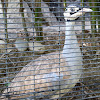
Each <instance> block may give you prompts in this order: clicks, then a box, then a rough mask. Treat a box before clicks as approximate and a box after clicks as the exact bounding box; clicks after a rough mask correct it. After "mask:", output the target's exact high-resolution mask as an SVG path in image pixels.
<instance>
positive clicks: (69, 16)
mask: <svg viewBox="0 0 100 100" xmlns="http://www.w3.org/2000/svg"><path fill="white" fill-rule="evenodd" d="M86 12H92V10H91V9H90V8H82V7H80V6H79V5H69V6H68V7H67V8H66V10H65V12H64V18H65V20H66V21H73V20H76V19H78V18H79V17H80V16H82V15H84V14H85V13H86Z"/></svg>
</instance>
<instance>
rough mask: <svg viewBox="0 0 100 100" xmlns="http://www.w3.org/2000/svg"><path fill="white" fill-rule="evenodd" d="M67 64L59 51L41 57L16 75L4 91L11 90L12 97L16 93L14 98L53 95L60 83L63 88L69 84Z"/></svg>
mask: <svg viewBox="0 0 100 100" xmlns="http://www.w3.org/2000/svg"><path fill="white" fill-rule="evenodd" d="M59 66H60V67H59ZM67 66H68V65H67V63H66V61H65V59H64V58H63V57H62V54H60V55H59V53H58V52H56V53H51V54H49V55H46V56H42V57H39V58H37V59H36V60H35V61H34V62H31V63H29V64H28V65H27V66H26V67H24V68H23V69H22V70H21V71H20V72H19V73H18V74H17V75H16V77H15V78H14V79H13V80H12V83H11V84H10V85H9V88H8V89H7V90H5V91H4V93H6V92H9V94H10V95H11V97H13V95H14V96H15V97H14V99H15V98H20V97H21V98H22V97H25V96H26V97H28V96H30V95H33V96H38V97H39V96H40V97H45V96H47V95H49V96H50V95H53V94H54V93H55V92H56V91H57V90H58V89H59V88H60V85H61V86H62V87H61V88H63V87H64V85H65V84H67V82H66V81H67V79H69V77H70V73H69V72H68V69H67V68H68V67H67ZM26 94H27V95H26Z"/></svg>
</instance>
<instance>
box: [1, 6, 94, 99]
mask: <svg viewBox="0 0 100 100" xmlns="http://www.w3.org/2000/svg"><path fill="white" fill-rule="evenodd" d="M87 12H92V9H90V8H82V7H81V6H79V5H77V4H71V5H69V6H68V7H67V8H66V9H65V12H64V18H65V26H66V29H65V42H64V47H63V50H62V51H56V52H52V53H48V54H44V55H41V56H40V57H39V58H37V59H35V60H33V61H32V62H30V63H28V64H27V65H26V66H25V67H23V68H22V69H21V71H20V72H19V73H18V74H17V75H16V76H15V77H14V79H13V80H12V81H11V83H10V84H9V85H8V88H7V89H5V90H4V91H3V94H2V97H3V98H4V100H6V99H7V98H10V99H14V100H21V98H28V99H27V100H38V99H39V100H40V98H41V99H43V100H49V99H54V100H56V99H58V98H61V97H62V96H63V95H65V93H67V92H69V91H71V90H72V88H73V87H74V86H75V84H76V83H77V82H79V79H80V77H81V74H82V64H83V63H82V61H83V59H82V54H81V50H80V47H79V44H78V41H77V37H76V33H75V30H74V25H75V21H76V20H77V19H78V18H79V17H81V16H82V15H84V14H85V13H87ZM1 100H3V99H1Z"/></svg>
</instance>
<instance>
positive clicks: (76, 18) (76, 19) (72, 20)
mask: <svg viewBox="0 0 100 100" xmlns="http://www.w3.org/2000/svg"><path fill="white" fill-rule="evenodd" d="M78 19H79V17H78V18H76V19H75V20H69V19H67V22H74V21H76V20H78Z"/></svg>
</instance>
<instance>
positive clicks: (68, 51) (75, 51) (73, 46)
mask: <svg viewBox="0 0 100 100" xmlns="http://www.w3.org/2000/svg"><path fill="white" fill-rule="evenodd" d="M74 25H75V22H66V31H65V43H64V48H63V56H64V57H65V58H66V62H67V63H68V65H69V67H70V68H69V69H70V70H71V74H73V75H74V74H77V75H75V76H76V77H77V76H78V74H80V73H81V71H80V69H82V68H81V67H82V56H81V51H80V48H79V44H78V41H77V37H76V34H75V30H74ZM73 78H75V77H73Z"/></svg>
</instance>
